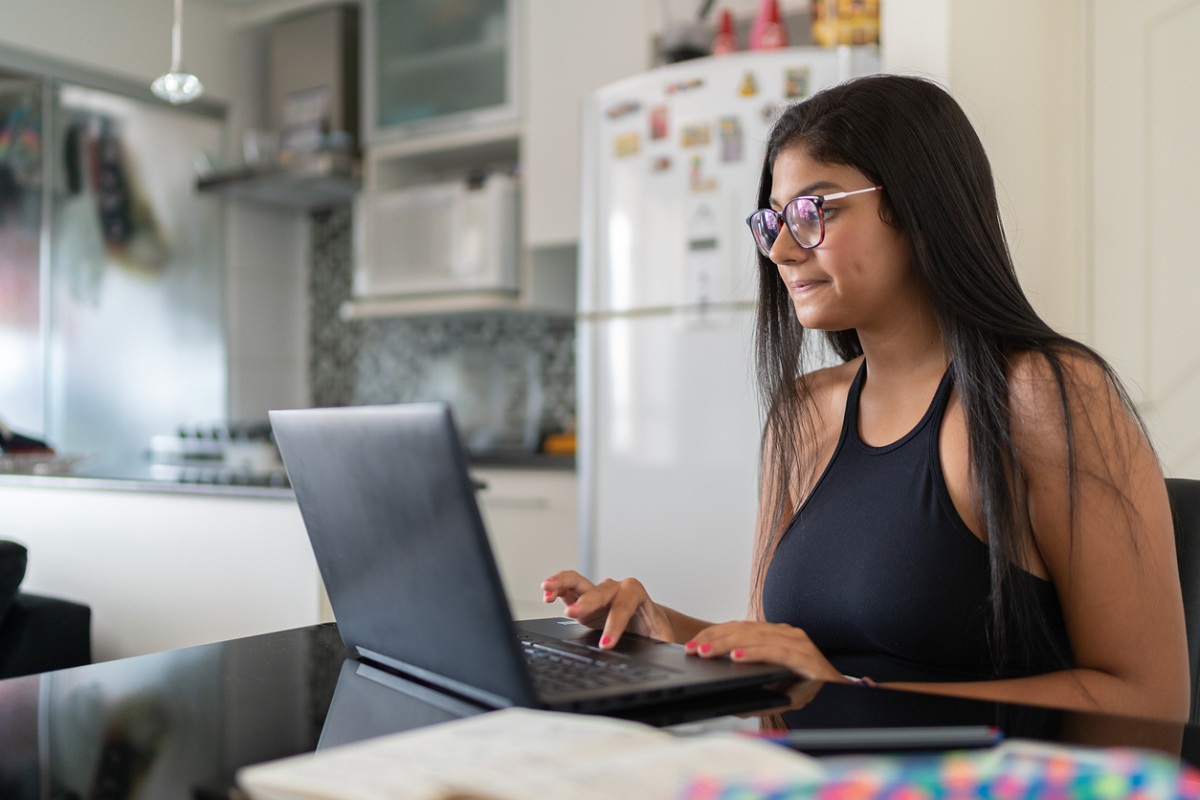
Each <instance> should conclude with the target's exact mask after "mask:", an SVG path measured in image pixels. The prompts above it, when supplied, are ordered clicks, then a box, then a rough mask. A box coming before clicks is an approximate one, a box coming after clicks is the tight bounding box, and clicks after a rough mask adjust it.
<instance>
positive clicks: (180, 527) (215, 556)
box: [0, 477, 332, 661]
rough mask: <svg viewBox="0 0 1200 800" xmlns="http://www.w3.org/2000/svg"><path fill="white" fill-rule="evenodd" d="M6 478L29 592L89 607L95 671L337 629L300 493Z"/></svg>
mask: <svg viewBox="0 0 1200 800" xmlns="http://www.w3.org/2000/svg"><path fill="white" fill-rule="evenodd" d="M118 485H119V484H118V483H117V482H112V481H101V480H79V479H73V478H57V477H46V478H21V477H6V478H4V479H2V480H0V503H3V505H4V508H5V511H6V513H7V515H8V524H7V525H6V527H5V531H4V534H3V538H6V539H13V540H16V541H19V542H21V543H22V544H24V545H25V546H26V547H27V548H28V549H29V568H28V570H27V572H26V575H25V580H24V582H23V583H22V588H24V589H26V590H28V591H32V592H38V593H39V594H47V595H52V596H59V597H66V598H68V599H72V600H76V601H78V602H81V603H86V604H88V605H89V606H91V609H92V655H93V658H94V659H95V660H96V661H107V660H110V659H114V658H124V657H127V656H136V655H142V654H144V653H152V652H158V651H161V650H172V649H175V648H179V647H189V646H191V645H196V644H203V643H205V642H213V641H218V640H222V639H231V638H235V637H239V636H249V635H251V634H255V633H265V632H267V631H273V630H281V629H284V628H295V627H300V626H302V625H311V624H313V623H316V622H326V621H329V620H331V619H332V613H331V612H330V610H329V606H328V601H327V600H326V599H325V597H324V594H323V586H322V583H321V577H320V574H319V573H318V571H317V565H316V559H314V557H313V554H312V547H311V546H310V545H309V542H308V535H307V534H306V533H305V529H304V523H303V521H302V519H301V518H300V510H299V508H298V507H297V506H296V501H295V498H294V497H293V496H292V494H291V492H289V491H284V490H277V491H274V492H264V493H261V494H260V495H251V494H249V493H241V494H234V493H229V494H211V493H198V492H197V493H189V492H183V491H149V490H146V489H145V488H138V489H123V488H112V487H116V486H118Z"/></svg>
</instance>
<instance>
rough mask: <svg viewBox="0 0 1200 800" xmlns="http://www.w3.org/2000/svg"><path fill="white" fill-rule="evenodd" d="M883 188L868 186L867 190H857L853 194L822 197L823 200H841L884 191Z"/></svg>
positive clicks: (834, 194)
mask: <svg viewBox="0 0 1200 800" xmlns="http://www.w3.org/2000/svg"><path fill="white" fill-rule="evenodd" d="M882 188H883V187H882V186H868V187H867V188H866V189H855V190H854V191H853V192H834V193H833V194H827V195H825V196H824V197H822V198H821V199H822V200H826V201H829V200H841V199H842V198H843V197H852V196H853V195H856V194H866V193H867V192H877V191H879V190H880V189H882Z"/></svg>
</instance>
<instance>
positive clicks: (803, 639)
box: [685, 622, 843, 681]
mask: <svg viewBox="0 0 1200 800" xmlns="http://www.w3.org/2000/svg"><path fill="white" fill-rule="evenodd" d="M685 647H686V648H687V650H688V652H690V653H695V654H696V655H698V656H701V657H703V658H721V657H723V658H729V659H730V660H732V661H745V662H765V663H769V664H779V665H780V666H783V667H787V668H788V669H790V670H791V671H792V672H793V673H795V674H796V675H799V676H801V677H804V678H818V679H820V680H826V681H829V680H842V679H843V676H842V674H841V673H840V672H838V671H837V669H836V668H835V667H834V666H833V665H832V664H831V663H829V660H828V659H826V658H825V656H824V655H823V654H822V653H821V651H820V650H819V649H818V648H817V646H816V645H815V644H813V642H812V640H811V639H809V638H808V634H806V633H805V632H804V631H803V630H801V629H800V628H795V627H792V626H790V625H776V624H771V623H766V622H726V623H722V624H720V625H713V626H711V627H709V628H706V629H704V630H703V631H701V632H700V633H699V634H698V635H697V636H696V638H695V639H693V640H692V641H690V642H688V643H687V644H686V645H685Z"/></svg>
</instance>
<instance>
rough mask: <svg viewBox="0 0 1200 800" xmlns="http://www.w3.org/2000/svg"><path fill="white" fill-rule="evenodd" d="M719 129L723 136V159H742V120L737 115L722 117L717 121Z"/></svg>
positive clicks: (721, 136) (729, 160) (720, 134)
mask: <svg viewBox="0 0 1200 800" xmlns="http://www.w3.org/2000/svg"><path fill="white" fill-rule="evenodd" d="M717 131H718V135H719V136H720V138H721V161H723V162H725V163H729V162H731V161H741V160H742V120H741V118H740V117H738V116H735V115H732V114H731V115H729V116H726V117H721V119H719V120H718V121H717Z"/></svg>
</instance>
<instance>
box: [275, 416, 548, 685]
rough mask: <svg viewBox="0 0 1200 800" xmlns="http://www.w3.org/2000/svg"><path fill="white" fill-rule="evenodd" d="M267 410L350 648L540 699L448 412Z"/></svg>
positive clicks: (436, 680) (403, 666)
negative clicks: (533, 685) (530, 676)
mask: <svg viewBox="0 0 1200 800" xmlns="http://www.w3.org/2000/svg"><path fill="white" fill-rule="evenodd" d="M270 419H271V426H272V428H273V430H274V432H275V439H276V443H277V444H278V445H279V450H280V454H281V455H282V457H283V461H284V465H285V467H286V468H287V471H288V477H289V479H290V480H291V483H292V488H293V490H294V491H295V494H296V502H297V503H298V504H299V506H300V514H301V516H302V517H303V519H304V525H305V527H306V528H307V529H308V535H309V539H310V540H311V542H312V548H313V554H314V555H315V557H316V561H317V566H318V568H319V569H320V572H321V578H322V579H323V580H324V582H325V589H326V591H327V592H328V594H329V602H330V605H331V606H332V608H333V613H334V616H335V617H336V619H337V623H338V629H339V630H340V631H341V634H342V639H343V640H344V641H345V643H346V646H347V647H348V648H350V649H351V650H354V651H356V652H357V653H359V654H360V655H363V656H365V657H367V658H369V659H371V660H373V661H376V662H379V663H382V664H385V665H387V666H390V667H392V668H394V669H399V670H401V671H402V672H404V673H406V674H410V675H413V676H415V677H417V678H420V679H422V680H425V681H428V682H430V683H433V684H434V685H438V686H443V687H446V688H449V689H451V690H453V691H456V692H459V693H461V694H464V695H465V696H467V697H472V698H474V699H477V700H479V701H481V702H484V703H487V704H488V705H492V706H504V705H514V704H515V705H526V706H529V705H536V702H535V696H534V693H533V688H532V686H531V684H530V680H529V677H528V675H527V673H526V671H525V668H524V658H523V656H522V655H521V652H520V650H519V649H518V648H517V646H516V642H517V638H516V631H515V629H514V627H513V623H512V616H511V613H510V611H509V606H508V601H507V599H506V597H505V595H504V590H503V584H502V583H501V579H500V575H499V572H498V571H497V567H496V563H495V560H494V559H493V557H492V551H491V549H490V547H489V546H488V543H487V539H486V536H485V534H484V528H483V521H482V519H481V518H480V515H479V507H478V505H477V504H476V502H475V497H474V487H473V485H472V484H471V481H470V478H469V476H468V473H467V469H466V462H465V459H464V456H463V452H462V449H461V447H460V446H459V439H458V436H457V433H456V432H455V429H454V423H453V420H452V419H451V415H450V410H449V408H448V407H447V406H446V405H444V404H441V403H420V404H406V405H392V406H351V407H345V408H327V409H297V410H288V411H271V412H270Z"/></svg>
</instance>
